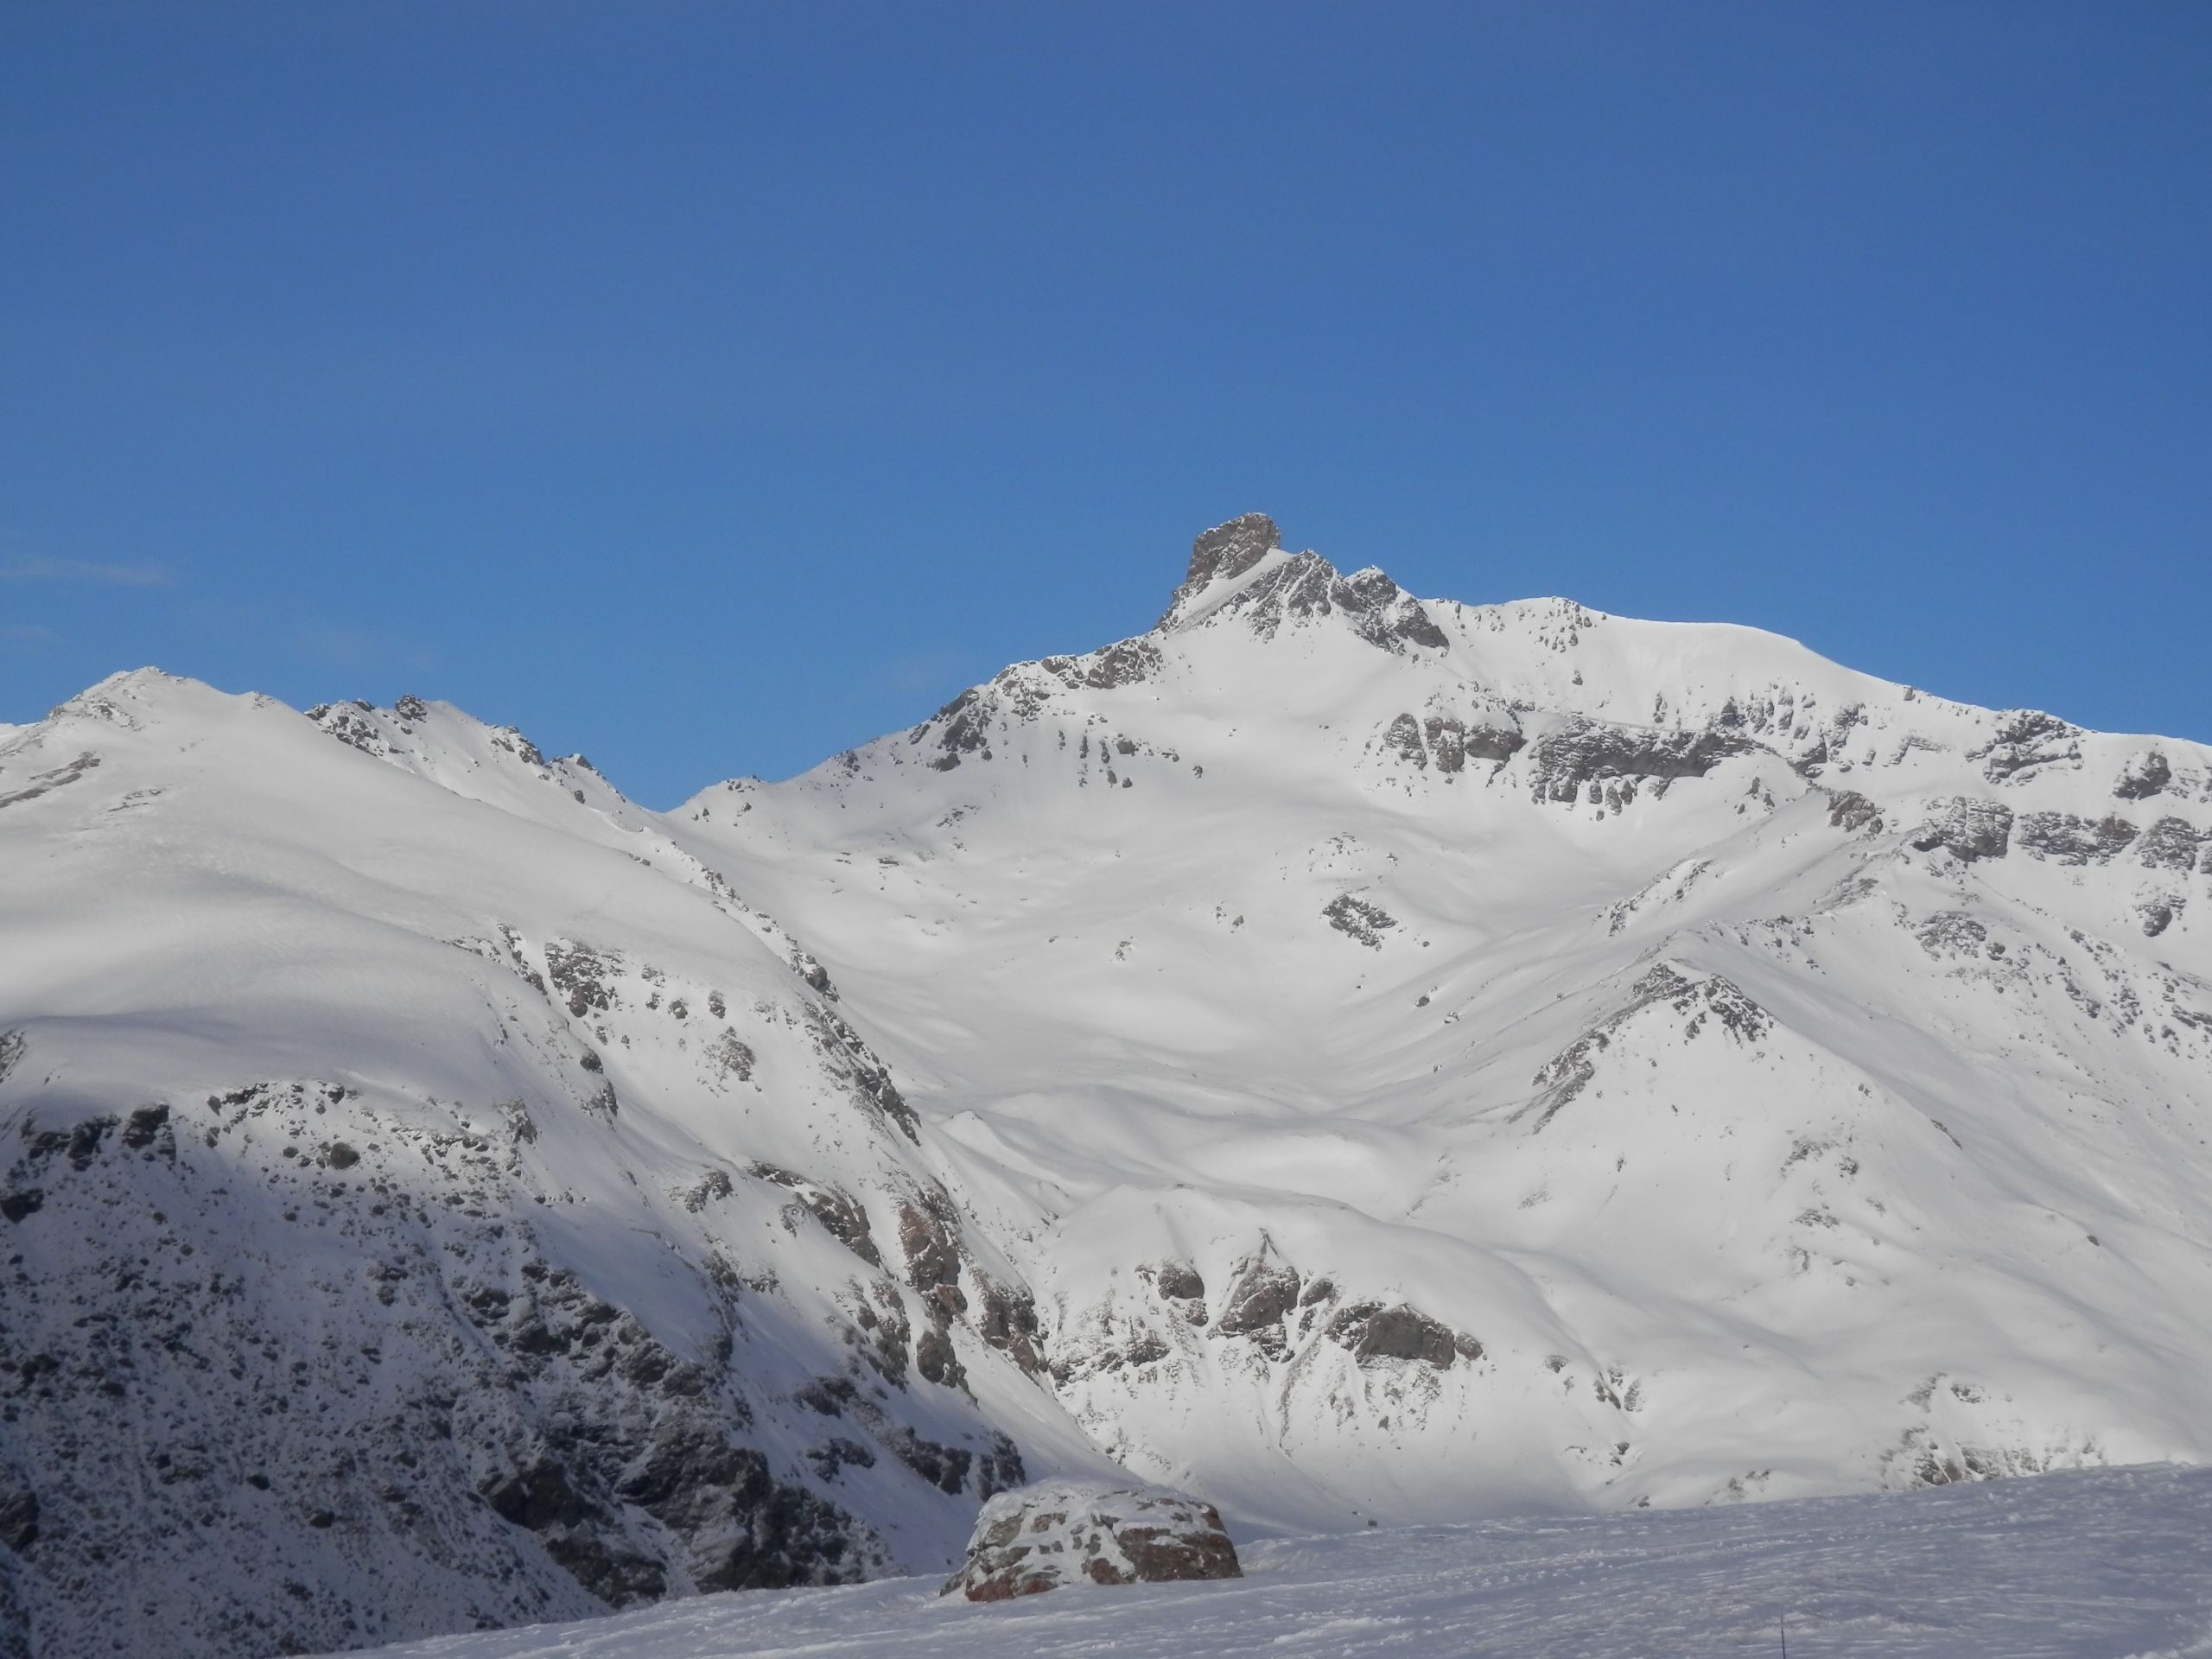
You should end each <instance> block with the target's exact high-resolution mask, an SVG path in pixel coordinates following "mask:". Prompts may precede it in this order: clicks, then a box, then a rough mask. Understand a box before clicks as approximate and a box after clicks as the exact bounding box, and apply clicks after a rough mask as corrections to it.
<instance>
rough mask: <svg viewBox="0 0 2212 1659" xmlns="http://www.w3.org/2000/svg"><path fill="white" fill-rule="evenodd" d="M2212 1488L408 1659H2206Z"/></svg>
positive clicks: (1934, 1505)
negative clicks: (1419, 1658) (1785, 1656)
mask: <svg viewBox="0 0 2212 1659" xmlns="http://www.w3.org/2000/svg"><path fill="white" fill-rule="evenodd" d="M2208 1540H2212V1471H2203V1470H2174V1469H2166V1468H2157V1467H2152V1468H2145V1469H2126V1470H2100V1471H2088V1472H2082V1473H2069V1474H2058V1475H2050V1476H2046V1477H2044V1478H2041V1479H2037V1480H2026V1481H2006V1482H2002V1483H1998V1484H1989V1485H1980V1486H1964V1487H1951V1488H1948V1489H1947V1490H1942V1491H1931V1492H1921V1493H1914V1494H1910V1495H1903V1496H1888V1497H1847V1498H1813V1499H1805V1500H1801V1501H1796V1502H1789V1503H1762V1504H1758V1505H1752V1506H1748V1507H1727V1508H1720V1509H1710V1510H1687V1511H1672V1512H1663V1511H1662V1512H1658V1513H1644V1514H1640V1515H1635V1516H1597V1517H1592V1518H1586V1519H1574V1520H1566V1521H1529V1522H1522V1521H1495V1522H1485V1523H1483V1524H1480V1525H1476V1526H1464V1527H1422V1528H1415V1529H1408V1530H1405V1531H1387V1532H1385V1531H1377V1532H1367V1533H1359V1534H1354V1535H1348V1536H1340V1537H1332V1538H1298V1539H1285V1540H1273V1541H1263V1542H1261V1543H1257V1544H1255V1545H1251V1546H1249V1547H1248V1548H1246V1550H1245V1552H1244V1555H1245V1565H1246V1570H1247V1576H1246V1577H1245V1578H1244V1579H1243V1580H1242V1581H1237V1582H1227V1583H1212V1584H1186V1585H1140V1586H1129V1587H1126V1588H1098V1589H1092V1588H1087V1587H1086V1588H1071V1589H1066V1590H1059V1591H1055V1592H1052V1593H1051V1594H1049V1595H1045V1596H1039V1597H1035V1598H1032V1599H1028V1600H1026V1601H1020V1602H1014V1603H1007V1604H999V1605H970V1604H968V1603H965V1602H960V1601H945V1600H940V1599H939V1598H938V1594H937V1586H936V1584H935V1582H934V1581H932V1580H915V1579H899V1580H889V1581H887V1582H883V1583H878V1584H871V1585H864V1586H859V1587H857V1588H853V1589H840V1590H798V1591H784V1592H760V1593H757V1594H752V1595H732V1596H711V1597H708V1598H705V1599H701V1600H696V1601H690V1602H683V1603H679V1604H677V1605H672V1606H666V1607H659V1608H655V1609H653V1610H652V1611H648V1612H644V1613H637V1614H631V1615H626V1616H624V1617H620V1618H606V1619H598V1620H594V1621H591V1622H589V1623H587V1624H545V1625H539V1626H537V1627H535V1628H532V1629H529V1630H505V1631H499V1632H494V1633H491V1634H487V1635H481V1636H459V1637H442V1638H440V1639H438V1640H436V1641H432V1642H424V1643H416V1644H414V1645H410V1646H408V1647H404V1648H391V1649H381V1650H380V1651H382V1652H384V1653H386V1654H390V1655H394V1656H397V1655H401V1654H407V1655H421V1656H424V1659H429V1656H433V1655H435V1656H438V1659H556V1656H557V1659H722V1656H737V1655H747V1656H754V1659H768V1656H773V1655H791V1654H801V1653H804V1654H810V1655H816V1654H819V1655H845V1656H855V1659H860V1656H875V1655H884V1656H890V1655H894V1654H895V1655H900V1656H906V1655H915V1654H939V1655H948V1656H950V1655H959V1656H963V1659H968V1656H972V1659H998V1656H1006V1659H1015V1656H1022V1659H1027V1656H1033V1655H1037V1656H1052V1655H1068V1656H1074V1655H1090V1654H1104V1653H1110V1654H1114V1655H1116V1656H1120V1659H1149V1656H1153V1655H1160V1656H1169V1655H1172V1656H1176V1659H1201V1656H1203V1659H1240V1656H1246V1655H1254V1656H1256V1655H1262V1654H1264V1655H1270V1656H1285V1655H1308V1654H1313V1655H1319V1654H1369V1653H1374V1654H1385V1653H1406V1654H1421V1655H1436V1656H1444V1655H1465V1656H1475V1655H1491V1654H1496V1655H1507V1654H1510V1655H1514V1656H1516V1659H1541V1656H1550V1655H1559V1656H1567V1655H1573V1656H1576V1659H1611V1656H1618V1659H1630V1656H1642V1655H1653V1656H1662V1655H1663V1656H1669V1659H1680V1656H1688V1655H1697V1656H1707V1655H1720V1654H1773V1653H1777V1652H1779V1650H1780V1646H1781V1643H1780V1632H1781V1630H1782V1629H1783V1624H1782V1621H1783V1618H1785V1616H1786V1618H1787V1620H1788V1624H1787V1629H1788V1632H1789V1651H1790V1653H1791V1655H1792V1656H1794V1659H1821V1656H1828V1655H1844V1654H1848V1655H1850V1656H1852V1659H1954V1656H1957V1659H1966V1656H1977V1659H1999V1656H2002V1659H2093V1656H2094V1659H2119V1656H2123V1655H2126V1656H2143V1659H2148V1656H2154V1655H2158V1656H2164V1655H2173V1656H2180V1655H2186V1654H2203V1653H2212V1550H2208V1549H2207V1548H2206V1545H2207V1541H2208Z"/></svg>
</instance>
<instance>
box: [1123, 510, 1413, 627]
mask: <svg viewBox="0 0 2212 1659" xmlns="http://www.w3.org/2000/svg"><path fill="white" fill-rule="evenodd" d="M1247 577H1249V578H1250V580H1249V581H1247V580H1246V578H1247ZM1331 615H1339V616H1341V617H1342V618H1343V620H1344V622H1345V623H1346V624H1347V625H1348V626H1350V627H1351V631H1352V632H1353V633H1354V634H1356V635H1357V637H1358V638H1359V639H1363V640H1365V641H1366V642H1367V643H1368V644H1369V645H1376V646H1380V647H1381V648H1382V649H1383V650H1385V651H1403V650H1406V649H1407V648H1408V647H1411V646H1424V647H1427V648H1429V649H1432V650H1439V651H1440V650H1443V649H1444V648H1445V647H1446V644H1447V641H1446V639H1445V637H1444V634H1443V632H1442V631H1441V630H1440V629H1439V628H1438V627H1437V626H1436V624H1435V622H1434V620H1433V619H1431V617H1430V616H1429V614H1428V613H1427V611H1426V610H1424V609H1423V608H1422V607H1421V603H1420V601H1417V600H1415V599H1414V598H1412V597H1411V596H1410V595H1408V594H1407V593H1405V591H1404V590H1403V589H1402V588H1400V587H1399V586H1398V585H1397V583H1395V582H1392V581H1391V580H1390V578H1389V576H1387V575H1384V574H1383V572H1382V571H1381V570H1379V569H1375V568H1374V567H1373V566H1370V567H1368V568H1367V569H1362V570H1356V571H1354V572H1352V573H1351V575H1343V574H1341V573H1339V572H1338V569H1337V568H1336V567H1335V566H1334V565H1332V564H1331V563H1329V562H1328V560H1326V559H1325V558H1323V557H1322V556H1320V555H1319V553H1315V552H1313V551H1312V550H1307V551H1306V552H1303V553H1286V552H1284V551H1283V550H1282V547H1281V532H1280V531H1277V530H1276V528H1275V522H1274V519H1272V518H1269V517H1268V515H1267V514H1266V513H1264V512H1248V513H1245V514H1244V515H1243V516H1242V517H1241V518H1232V519H1230V521H1229V522H1228V523H1226V524H1217V525H1215V526H1214V527H1213V528H1212V529H1211V530H1209V531H1205V532H1204V533H1203V534H1201V535H1200V536H1199V537H1198V540H1197V541H1196V542H1195V543H1192V549H1191V567H1190V571H1189V574H1188V575H1186V576H1185V578H1184V581H1183V585H1182V586H1181V587H1179V588H1177V589H1176V590H1175V598H1174V601H1173V603H1172V604H1170V605H1169V607H1167V611H1166V614H1164V615H1163V616H1162V617H1161V618H1160V621H1159V622H1158V624H1157V625H1156V626H1155V631H1156V632H1163V633H1165V632H1174V631H1177V630H1179V629H1183V628H1188V627H1193V626H1198V625H1200V624H1202V623H1206V622H1211V621H1214V620H1219V619H1223V618H1229V617H1235V618H1237V619H1239V620H1241V621H1242V622H1243V625H1244V626H1247V627H1249V629H1250V630H1251V632H1253V633H1254V634H1255V635H1256V636H1258V637H1259V638H1261V639H1273V638H1274V636H1275V634H1276V633H1277V632H1279V631H1280V630H1281V629H1282V628H1283V627H1284V626H1286V625H1288V626H1292V627H1296V626H1300V625H1301V624H1304V623H1307V622H1313V621H1318V620H1321V619H1324V618H1326V617H1329V616H1331Z"/></svg>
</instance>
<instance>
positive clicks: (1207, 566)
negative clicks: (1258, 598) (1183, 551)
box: [1160, 512, 1282, 627]
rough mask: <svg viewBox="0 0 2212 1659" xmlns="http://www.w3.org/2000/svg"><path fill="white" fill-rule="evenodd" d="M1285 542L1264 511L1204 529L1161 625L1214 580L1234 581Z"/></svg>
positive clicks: (1174, 617) (1192, 547) (1193, 546)
mask: <svg viewBox="0 0 2212 1659" xmlns="http://www.w3.org/2000/svg"><path fill="white" fill-rule="evenodd" d="M1281 545H1282V532H1281V531H1279V530H1277V529H1276V528H1275V521H1274V519H1273V518H1269V517H1268V515H1267V514H1266V513H1264V512H1247V513H1243V514H1240V515H1239V516H1238V517H1236V518H1231V519H1230V520H1229V521H1228V522H1227V523H1226V524H1216V525H1215V526H1214V527H1213V528H1212V529H1211V530H1207V531H1199V533H1198V539H1197V540H1196V541H1194V542H1192V543H1191V568H1190V571H1189V573H1188V574H1187V575H1185V577H1184V578H1183V585H1182V586H1181V587H1179V588H1177V589H1176V590H1175V598H1174V601H1173V603H1171V604H1170V605H1169V606H1168V607H1167V611H1166V614H1165V615H1164V616H1162V617H1161V618H1160V626H1162V627H1165V626H1167V625H1168V624H1169V623H1170V622H1172V621H1173V620H1176V618H1177V616H1178V614H1179V613H1180V612H1181V611H1182V610H1183V608H1184V607H1185V606H1187V605H1188V604H1190V603H1191V602H1192V601H1193V600H1195V599H1197V598H1198V595H1199V594H1202V593H1204V592H1205V589H1206V588H1207V586H1208V585H1209V584H1210V583H1212V582H1217V581H1220V582H1228V581H1234V580H1235V579H1236V577H1238V576H1241V575H1243V574H1244V573H1245V572H1246V571H1247V570H1249V569H1251V568H1252V567H1253V566H1254V565H1255V564H1257V563H1259V562H1260V561H1261V560H1262V559H1264V558H1265V557H1267V556H1268V554H1269V553H1271V552H1274V550H1276V549H1277V548H1279V547H1281Z"/></svg>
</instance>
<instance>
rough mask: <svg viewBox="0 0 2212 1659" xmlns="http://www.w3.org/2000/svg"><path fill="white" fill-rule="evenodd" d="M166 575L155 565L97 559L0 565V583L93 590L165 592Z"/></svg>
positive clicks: (16, 561) (17, 561)
mask: <svg viewBox="0 0 2212 1659" xmlns="http://www.w3.org/2000/svg"><path fill="white" fill-rule="evenodd" d="M170 580H171V578H170V575H169V573H168V571H167V570H166V569H163V568H162V566H160V565H158V564H109V563H101V562H100V561H99V560H97V559H53V558H46V557H42V556H41V557H35V558H28V559H11V560H10V561H9V562H8V563H5V564H0V582H82V583H84V584H86V586H88V587H93V588H166V587H168V585H169V582H170Z"/></svg>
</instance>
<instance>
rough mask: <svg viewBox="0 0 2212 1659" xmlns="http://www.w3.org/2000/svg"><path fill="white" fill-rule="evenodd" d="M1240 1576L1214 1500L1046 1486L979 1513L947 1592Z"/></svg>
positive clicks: (1004, 1497) (1024, 1591)
mask: <svg viewBox="0 0 2212 1659" xmlns="http://www.w3.org/2000/svg"><path fill="white" fill-rule="evenodd" d="M1242 1577H1243V1568H1242V1567H1240V1566H1238V1564H1237V1560H1236V1545H1235V1544H1234V1543H1232V1542H1231V1541H1230V1536H1229V1533H1228V1530H1227V1529H1225V1528H1224V1526H1223V1525H1222V1524H1221V1512H1220V1511H1219V1510H1217V1509H1215V1508H1214V1506H1213V1505H1212V1504H1211V1503H1205V1502H1204V1501H1203V1500H1201V1499H1198V1498H1195V1497H1191V1496H1190V1495H1189V1494H1187V1493H1185V1492H1178V1491H1170V1490H1169V1489H1167V1488H1166V1487H1164V1486H1128V1485H1116V1484H1114V1483H1113V1482H1111V1481H1082V1480H1050V1481H1043V1482H1040V1483H1039V1484H1037V1485H1034V1486H1024V1487H1022V1488H1020V1490H1019V1491H1011V1492H1001V1493H1000V1494H999V1495H998V1496H997V1497H994V1498H992V1499H991V1501H990V1502H989V1503H986V1504H984V1505H983V1508H982V1512H981V1513H980V1514H978V1515H977V1516H976V1531H975V1535H973V1536H972V1537H971V1538H970V1539H969V1541H968V1554H967V1559H966V1560H963V1562H962V1563H961V1566H960V1570H959V1571H958V1572H957V1573H954V1574H953V1575H952V1577H951V1578H950V1579H949V1580H946V1581H945V1585H944V1591H943V1592H942V1593H944V1594H945V1595H948V1596H950V1595H961V1596H965V1597H966V1598H967V1599H969V1601H1009V1600H1012V1599H1014V1597H1016V1596H1033V1595H1037V1594H1039V1593H1040V1592H1044V1591H1046V1590H1052V1589H1057V1588H1058V1586H1061V1585H1064V1584H1173V1583H1181V1582H1185V1581H1187V1580H1195V1579H1235V1578H1242Z"/></svg>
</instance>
